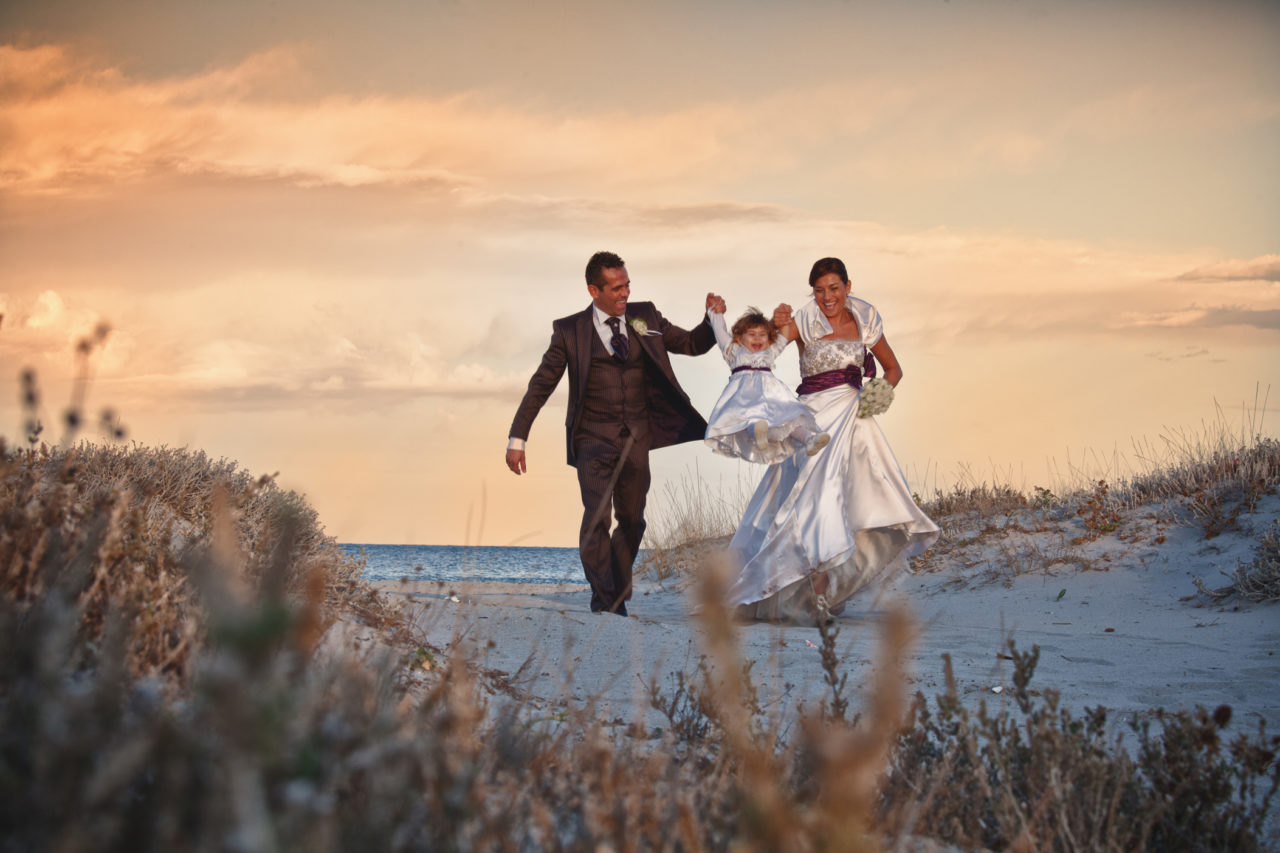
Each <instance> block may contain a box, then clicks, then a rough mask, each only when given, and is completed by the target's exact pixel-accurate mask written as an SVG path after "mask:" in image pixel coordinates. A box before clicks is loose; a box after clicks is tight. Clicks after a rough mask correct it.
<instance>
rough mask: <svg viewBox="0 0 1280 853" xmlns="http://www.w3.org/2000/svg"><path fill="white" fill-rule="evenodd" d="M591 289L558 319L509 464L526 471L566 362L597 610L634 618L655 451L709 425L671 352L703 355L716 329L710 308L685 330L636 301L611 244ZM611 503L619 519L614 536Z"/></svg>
mask: <svg viewBox="0 0 1280 853" xmlns="http://www.w3.org/2000/svg"><path fill="white" fill-rule="evenodd" d="M587 292H588V293H589V294H591V303H592V304H591V305H590V306H588V308H587V309H586V310H585V311H582V312H580V313H578V314H571V315H570V316H568V317H562V318H560V319H559V320H556V321H555V322H553V323H552V324H551V345H550V346H549V347H547V351H546V353H545V354H544V355H543V356H542V364H540V365H538V369H537V370H536V371H534V374H533V378H532V379H530V380H529V390H527V391H526V392H525V395H524V399H523V400H521V401H520V408H519V409H517V410H516V416H515V420H513V421H512V422H511V432H510V440H509V441H508V444H507V467H508V468H510V469H511V470H512V471H514V472H515V473H516V474H522V473H524V471H525V452H524V451H525V441H526V440H527V439H528V438H529V428H530V427H531V426H532V425H533V419H534V418H535V417H537V416H538V411H539V410H540V409H541V408H542V404H543V403H545V402H546V401H547V398H548V397H550V396H551V392H552V391H554V390H555V388H556V385H558V384H559V383H560V377H561V376H562V375H563V374H564V372H565V369H566V368H567V369H568V371H569V414H568V417H567V418H566V419H565V438H566V439H567V445H568V455H569V464H570V465H572V466H574V467H575V468H577V469H578V487H579V488H580V489H581V491H582V510H583V512H582V528H581V531H580V532H579V534H578V553H579V555H580V556H581V558H582V569H583V571H584V572H586V575H587V582H588V583H590V584H591V610H592V611H593V612H595V613H599V612H602V611H603V612H609V613H617V614H619V615H622V616H626V615H627V605H626V601H627V599H628V598H630V597H631V565H632V563H634V562H635V558H636V552H637V551H638V550H639V548H640V539H641V537H643V536H644V528H645V523H644V504H645V496H646V495H647V494H648V492H649V451H650V450H651V449H653V448H658V447H666V446H668V445H671V444H678V443H680V442H684V441H697V440H699V439H701V438H703V436H704V435H705V433H706V429H707V423H706V421H704V420H703V419H702V416H701V415H699V414H698V413H697V412H696V411H695V410H694V408H693V405H692V404H691V403H690V402H689V397H688V395H687V394H685V393H684V391H683V390H682V389H681V388H680V383H679V382H677V381H676V377H675V374H674V373H673V372H672V370H671V362H670V360H669V359H668V357H667V354H668V353H670V352H674V353H679V354H681V355H701V354H702V353H704V352H706V351H707V350H709V349H711V347H712V346H713V345H714V344H715V334H714V332H712V330H711V324H710V322H709V321H708V319H707V317H706V314H705V313H704V314H703V317H702V322H701V323H699V324H698V325H697V326H695V327H694V328H693V330H692V331H685V330H684V329H681V328H679V327H678V326H673V325H672V324H671V323H669V322H667V320H666V319H664V318H663V316H662V315H661V314H659V313H658V309H656V308H654V307H653V303H651V302H631V303H628V301H627V300H628V299H629V298H630V296H631V279H630V278H629V277H628V276H627V267H626V265H625V264H624V263H623V261H622V258H620V257H618V256H617V255H615V254H613V253H612V252H596V253H595V254H594V255H592V256H591V260H589V261H588V262H587ZM713 305H714V306H716V307H717V309H718V310H720V311H723V310H724V300H723V299H721V298H720V297H719V296H716V295H715V294H711V293H708V294H707V301H706V307H708V308H710V307H712V306H713ZM610 504H612V508H613V512H614V514H615V515H616V516H617V520H618V525H617V527H615V528H614V530H613V533H612V535H611V534H610V532H609V527H610V523H611V520H610V518H609V508H610Z"/></svg>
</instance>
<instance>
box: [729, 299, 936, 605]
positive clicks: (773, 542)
mask: <svg viewBox="0 0 1280 853" xmlns="http://www.w3.org/2000/svg"><path fill="white" fill-rule="evenodd" d="M847 307H848V308H849V310H850V311H851V312H852V314H853V316H854V318H855V319H856V320H857V322H858V328H859V330H860V332H861V340H857V341H824V340H820V338H822V337H823V336H825V335H829V334H831V325H830V323H828V322H827V319H826V317H825V316H823V314H822V312H821V311H820V310H819V309H818V306H817V304H816V303H814V302H813V301H812V300H810V301H809V302H808V303H807V304H806V305H804V306H802V307H801V308H800V310H799V311H797V312H796V314H795V315H794V319H795V322H796V327H797V329H798V331H799V332H800V337H801V339H802V340H803V341H804V342H805V348H804V352H803V354H802V356H801V358H800V372H801V374H802V375H803V376H805V377H809V376H814V375H816V374H819V373H824V372H827V371H831V370H841V369H844V368H847V367H850V366H853V365H856V366H858V367H861V366H862V364H863V361H864V359H865V356H866V351H867V349H868V348H869V347H871V346H873V345H874V344H875V343H876V342H878V341H879V340H880V338H881V336H882V334H883V330H882V322H881V319H880V314H879V312H877V311H876V309H875V308H874V307H873V306H872V305H871V304H870V303H868V302H864V301H862V300H861V299H854V298H853V297H849V299H848V302H847ZM860 395H861V392H860V391H859V390H858V389H857V388H854V387H853V386H851V385H838V386H836V387H834V388H827V389H826V390H823V391H818V392H816V393H813V394H805V395H802V396H801V397H800V399H801V400H802V401H803V402H804V404H805V405H806V406H807V407H808V408H809V409H810V410H811V411H812V412H813V415H814V417H815V419H816V420H817V424H818V427H819V429H821V430H823V431H825V432H828V433H830V434H831V443H830V444H828V445H827V447H826V449H825V450H823V451H822V452H821V453H819V454H817V455H816V456H805V455H804V454H803V453H802V454H799V455H794V456H791V457H789V458H787V459H785V460H783V461H780V462H778V463H777V464H775V465H772V466H770V468H769V469H768V470H767V471H766V472H765V474H764V477H763V478H762V479H761V481H760V485H759V486H758V487H757V488H756V491H755V494H754V495H753V496H752V498H751V501H750V503H749V504H748V505H747V509H746V512H745V513H744V514H743V518H742V523H741V524H740V525H739V526H738V530H737V533H735V534H734V537H733V541H732V542H731V543H730V546H729V547H730V549H731V550H732V552H733V553H734V554H735V556H736V558H737V561H738V565H739V566H740V568H739V571H738V573H737V576H736V578H735V580H734V582H733V584H732V586H731V587H730V590H729V600H728V604H729V605H730V606H732V607H736V608H738V612H739V614H740V615H743V616H745V617H747V618H752V619H787V620H793V621H809V620H812V619H813V617H814V614H815V612H817V607H816V605H817V599H816V595H815V593H814V590H813V586H812V580H813V578H814V577H815V576H816V574H817V573H819V572H823V573H825V574H826V575H827V578H828V585H827V590H826V592H825V593H824V597H825V599H826V604H827V606H828V607H829V608H830V609H833V610H836V609H839V607H840V605H841V604H842V603H843V602H844V601H846V600H847V599H848V598H849V597H850V596H852V595H853V594H854V593H856V592H858V591H859V590H861V589H863V588H864V587H866V586H867V585H868V584H870V583H872V582H874V581H876V580H879V579H881V578H885V577H887V576H888V575H889V574H891V573H892V572H893V571H894V570H896V569H899V568H902V567H905V565H906V558H909V557H912V556H915V555H917V554H920V553H922V552H923V551H924V550H925V549H927V548H928V547H929V546H930V545H932V544H933V542H934V541H935V540H936V539H937V538H938V526H937V525H936V524H934V523H933V522H932V521H930V520H929V518H928V516H926V515H925V514H924V513H923V512H922V511H921V510H920V508H919V507H918V506H916V503H915V500H914V499H913V498H912V496H911V490H910V488H908V486H907V481H906V478H905V477H904V476H903V475H902V470H901V469H900V468H899V466H898V461H897V459H895V458H894V455H893V451H892V450H890V449H889V443H888V442H887V441H886V440H885V437H884V433H882V432H881V431H880V427H879V426H878V425H877V424H876V421H875V419H874V418H870V417H868V418H859V417H858V401H859V397H860Z"/></svg>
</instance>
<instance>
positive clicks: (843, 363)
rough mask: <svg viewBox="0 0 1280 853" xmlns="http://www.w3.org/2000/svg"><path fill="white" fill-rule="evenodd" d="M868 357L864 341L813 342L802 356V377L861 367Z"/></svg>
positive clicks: (807, 345) (806, 346)
mask: <svg viewBox="0 0 1280 853" xmlns="http://www.w3.org/2000/svg"><path fill="white" fill-rule="evenodd" d="M866 355H867V348H866V347H865V346H864V345H863V343H862V341H838V340H832V341H824V340H817V341H813V342H811V343H809V344H806V345H805V348H804V352H803V353H801V354H800V375H801V376H802V377H805V378H808V377H810V376H816V375H817V374H819V373H826V372H827V371H828V370H843V369H844V368H846V367H850V366H853V365H856V366H858V367H861V366H862V364H863V362H864V361H865V360H866Z"/></svg>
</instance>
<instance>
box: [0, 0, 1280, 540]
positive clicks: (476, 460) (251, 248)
mask: <svg viewBox="0 0 1280 853" xmlns="http://www.w3.org/2000/svg"><path fill="white" fill-rule="evenodd" d="M1278 154H1280V4H1277V3H1273V2H1257V3H1245V2H1230V0H1226V1H1225V2H1194V3H1192V2H1177V0H1162V2H1088V0H1073V1H1072V2H1065V1H1062V2H1048V1H1047V0H1019V2H1014V1H1013V0H1001V2H978V0H951V2H935V0H919V2H912V3H892V2H836V0H830V1H829V2H827V0H813V1H812V2H790V3H782V2H777V3H771V2H764V0H754V2H743V0H738V2H730V0H690V1H689V2H634V0H633V2H563V3H559V2H548V3H520V2H467V0H456V2H447V0H440V2H431V0H421V2H411V0H374V2H362V3H355V2H332V0H308V2H302V0H277V2H269V3H268V2H261V3H259V2H249V0H228V2H212V0H200V2H195V0H176V2H175V0H164V2H161V0H130V1H129V2H119V3H96V2H88V0H82V1H81V2H63V0H16V1H15V0H9V2H6V3H4V4H3V6H2V7H0V313H2V314H3V319H2V320H0V435H4V436H5V437H6V438H7V439H8V440H9V441H10V442H11V443H12V442H15V441H18V440H20V438H21V423H22V412H21V408H20V406H19V379H18V376H19V372H20V370H21V369H22V368H24V367H31V368H34V369H35V370H36V371H37V374H38V377H39V382H40V386H41V391H42V395H43V406H44V409H45V421H46V423H47V424H48V425H49V426H48V429H47V434H49V435H50V437H52V438H53V439H55V440H56V438H57V437H58V435H59V434H60V430H59V429H58V427H57V426H56V423H57V421H58V418H59V413H60V411H61V410H62V408H64V407H65V405H66V402H67V400H68V399H69V394H70V386H69V379H70V377H71V376H72V375H73V373H74V371H75V357H74V346H75V342H76V341H77V340H78V339H79V338H81V337H83V336H84V335H85V334H87V333H89V332H90V331H91V330H92V329H93V328H94V327H95V326H96V325H97V324H99V323H101V322H106V323H108V324H110V327H111V330H112V331H111V333H110V335H109V336H108V337H107V339H106V342H105V345H104V346H102V347H100V348H98V349H97V350H95V352H94V353H93V355H92V358H91V367H92V371H93V380H92V384H91V385H90V388H89V399H88V407H89V410H90V412H91V413H93V414H95V416H96V412H97V411H99V410H100V409H101V408H102V407H104V406H111V407H113V408H114V409H115V410H116V411H118V412H119V414H120V418H121V420H122V421H123V423H124V424H125V426H126V427H127V429H128V432H129V436H130V438H131V439H133V440H137V441H139V442H143V443H147V444H167V445H190V446H192V447H197V448H201V449H203V450H205V451H206V452H208V453H209V454H210V455H212V456H214V457H223V456H225V457H230V458H233V459H236V460H238V461H239V462H240V463H241V464H242V465H243V466H244V467H246V468H248V469H249V470H250V471H252V472H253V473H255V474H256V473H272V472H277V471H278V472H279V479H280V482H281V483H282V484H283V485H285V486H287V487H291V488H296V489H298V490H300V491H302V492H305V493H306V495H307V496H308V498H309V499H310V500H311V502H312V503H313V504H314V505H315V507H316V508H317V509H318V510H319V512H320V515H321V518H322V520H323V521H324V522H325V524H326V526H327V529H328V531H329V532H330V533H331V534H333V535H334V536H336V537H337V538H338V539H339V540H341V541H348V542H383V543H421V544H477V543H478V544H486V545H503V544H511V543H515V542H519V543H520V544H530V545H570V544H573V543H574V542H575V541H576V536H577V527H578V522H579V513H580V510H579V503H578V501H579V498H578V493H577V484H576V479H575V476H574V472H573V470H572V469H570V468H568V467H567V466H566V465H565V464H564V439H563V430H564V428H563V421H564V402H565V394H564V389H563V387H562V389H561V391H560V392H558V393H557V395H556V396H555V397H553V398H552V401H551V403H550V404H549V405H548V406H547V408H546V409H544V411H543V413H542V415H541V416H540V417H539V419H538V421H537V422H536V423H535V425H534V429H533V432H532V434H531V436H530V443H529V451H528V452H529V463H530V471H529V474H528V475H526V476H524V477H520V478H517V477H515V476H514V475H512V474H511V473H510V472H509V471H507V470H506V468H505V466H504V464H503V450H504V448H505V444H506V438H507V428H508V426H509V425H510V422H511V417H512V415H513V414H514V411H515V407H516V404H517V402H518V401H519V399H520V396H521V394H522V393H523V390H524V387H525V384H526V383H527V381H528V379H529V376H530V374H531V373H532V371H533V369H534V367H535V366H536V365H537V362H538V359H539V357H540V356H541V354H542V351H543V350H544V349H545V347H546V345H547V341H548V340H549V335H550V329H551V321H552V320H553V319H554V318H556V317H559V316H563V315H565V314H568V313H571V312H574V311H577V310H580V309H581V308H583V307H585V306H586V304H587V301H588V296H587V293H586V289H585V285H584V282H583V279H582V268H583V266H584V264H585V262H586V259H587V257H588V256H589V255H590V254H591V253H592V252H594V251H596V250H599V249H609V250H612V251H615V252H618V253H619V254H621V255H622V256H623V257H624V258H625V259H626V260H627V263H628V270H629V272H630V274H631V278H632V282H633V293H632V298H633V299H637V300H639V299H649V300H653V301H654V302H656V303H657V305H658V307H659V308H660V310H662V311H663V313H664V314H665V315H666V316H667V317H668V318H669V319H671V320H672V321H673V322H675V323H677V324H679V325H684V326H689V325H692V324H694V323H696V322H698V320H699V319H700V316H701V305H702V303H703V298H704V295H705V294H706V292H707V291H715V292H717V293H719V294H721V295H722V296H724V297H725V299H726V300H727V302H728V304H729V313H730V315H731V316H736V314H737V313H738V312H739V311H740V310H742V309H743V308H745V307H746V306H747V305H749V304H750V305H758V306H761V307H763V308H766V309H767V308H772V307H773V306H774V305H776V304H777V303H779V302H782V301H786V302H789V303H791V304H793V305H799V304H800V303H801V302H803V301H804V299H806V298H807V291H808V286H807V280H806V276H807V273H808V269H809V266H810V265H811V263H812V262H813V261H814V260H815V259H817V258H819V257H822V256H825V255H837V256H839V257H842V258H844V259H845V261H846V262H847V263H848V265H849V269H850V273H851V275H852V278H853V283H854V292H855V293H856V294H857V295H859V296H861V297H863V298H865V299H867V300H869V301H871V302H873V303H874V304H875V305H876V306H877V307H878V308H879V309H880V311H881V313H882V315H883V317H884V320H885V328H886V333H887V337H888V339H889V340H890V341H891V343H892V345H893V347H894V349H895V350H896V352H897V354H898V356H899V358H900V360H901V362H902V364H903V367H904V370H905V374H906V376H905V379H904V380H903V383H902V385H901V386H900V388H899V391H898V398H897V400H896V402H895V403H894V406H893V408H892V409H891V410H890V411H889V412H888V413H887V414H886V415H884V416H883V417H881V418H880V419H879V420H880V423H881V426H882V428H883V429H884V430H885V432H886V434H887V435H888V438H889V441H890V442H891V444H892V445H893V447H894V449H895V451H896V452H897V454H898V458H899V461H900V462H901V463H902V465H903V468H904V470H905V471H906V473H907V475H908V478H909V479H910V480H911V482H912V485H913V487H914V488H917V489H918V490H920V491H921V492H922V493H927V492H928V491H929V490H931V489H933V488H937V487H947V486H949V485H950V484H952V483H955V482H957V481H960V480H963V479H964V478H966V477H968V478H972V479H974V480H976V481H979V482H980V481H982V480H991V479H998V480H1006V481H1010V482H1011V483H1012V484H1013V485H1015V486H1017V487H1020V488H1024V489H1030V488H1031V487H1032V486H1033V485H1057V484H1058V483H1059V482H1062V478H1064V477H1069V476H1071V475H1073V474H1074V473H1076V472H1078V471H1086V470H1087V471H1088V472H1091V473H1098V472H1101V473H1102V474H1109V475H1115V474H1118V473H1123V470H1124V466H1126V465H1130V464H1137V462H1136V460H1135V453H1134V451H1133V443H1134V442H1135V441H1139V442H1145V441H1149V442H1150V443H1151V446H1153V447H1160V446H1162V443H1163V442H1162V439H1161V436H1162V435H1163V436H1166V437H1172V438H1175V439H1176V440H1182V439H1181V438H1180V437H1181V436H1185V435H1187V434H1193V435H1194V434H1199V433H1200V432H1201V431H1202V429H1203V425H1205V424H1214V423H1217V422H1218V421H1219V418H1220V417H1221V418H1224V419H1225V421H1226V422H1227V423H1228V424H1229V425H1231V426H1232V427H1233V428H1236V429H1239V428H1240V426H1241V423H1242V421H1241V408H1242V406H1248V407H1249V408H1250V409H1253V407H1254V400H1255V391H1256V390H1257V389H1259V388H1260V389H1261V391H1262V393H1264V394H1265V393H1266V391H1267V389H1268V387H1269V388H1270V402H1269V403H1268V405H1267V406H1266V407H1265V411H1264V409H1263V408H1262V407H1260V408H1258V410H1257V411H1256V412H1255V413H1254V416H1253V417H1254V420H1253V428H1255V429H1257V428H1261V431H1263V432H1265V433H1267V434H1271V435H1275V434H1276V433H1277V431H1278V430H1277V427H1280V156H1278ZM675 366H676V370H677V373H678V375H679V376H680V378H681V381H682V382H683V384H684V386H685V389H686V390H687V391H689V393H690V396H691V397H692V398H693V401H694V403H695V405H696V406H697V407H698V408H699V409H700V410H701V411H702V412H703V413H704V414H706V413H707V412H709V411H710V409H711V407H712V405H713V404H714V402H715V400H716V398H717V396H718V395H719V392H720V390H721V388H722V387H723V384H724V382H725V380H726V379H727V376H728V371H727V368H726V366H725V364H724V362H723V360H722V359H720V357H719V356H718V355H717V354H716V353H714V352H713V353H711V354H709V355H707V356H704V357H702V358H697V359H689V358H682V357H677V358H675ZM779 373H780V374H781V375H782V376H783V378H784V379H786V380H787V381H788V382H792V381H793V380H796V379H798V368H797V364H796V359H795V355H794V352H793V351H792V352H788V353H786V354H785V355H784V356H783V359H782V362H781V367H780V370H779ZM1220 413H1221V414H1220ZM1259 422H1260V427H1259ZM88 434H89V435H90V436H93V435H95V432H94V430H93V429H90V430H89V431H88ZM1117 452H1118V453H1120V454H1123V457H1124V458H1123V459H1121V458H1119V457H1118V456H1117V455H1116V454H1117ZM652 462H653V467H654V472H655V482H654V487H653V490H652V492H651V494H650V507H651V517H652V516H654V515H655V514H659V513H661V511H662V507H663V505H664V503H668V504H669V503H670V495H669V492H670V489H671V488H677V487H679V484H680V483H682V482H687V481H688V480H689V479H690V478H691V477H697V478H700V479H702V480H705V481H707V482H708V483H710V484H711V485H712V487H713V488H715V489H719V490H721V491H722V492H723V493H724V494H725V495H726V497H732V494H733V493H735V492H739V491H741V489H742V488H744V485H743V484H744V483H745V484H746V485H745V488H749V487H750V486H751V485H753V484H754V481H755V480H756V479H758V477H759V475H760V473H761V469H759V468H753V467H751V466H748V465H745V464H742V463H737V462H733V461H730V460H724V459H721V458H718V457H715V456H713V455H712V454H711V452H710V451H709V450H707V449H706V448H705V447H702V446H700V445H696V444H695V445H686V446H683V447H680V448H675V449H670V450H662V451H658V452H656V453H655V454H654V456H653V458H652ZM1081 466H1083V468H1082V467H1081ZM1055 477H1056V478H1058V479H1055Z"/></svg>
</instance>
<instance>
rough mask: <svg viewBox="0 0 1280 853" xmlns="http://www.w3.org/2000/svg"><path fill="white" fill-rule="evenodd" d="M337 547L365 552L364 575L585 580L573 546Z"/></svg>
mask: <svg viewBox="0 0 1280 853" xmlns="http://www.w3.org/2000/svg"><path fill="white" fill-rule="evenodd" d="M341 547H342V548H344V549H345V550H346V551H347V552H348V553H350V554H351V555H352V556H354V557H356V558H359V557H360V554H361V552H362V551H363V552H364V557H365V560H366V563H365V570H364V577H365V578H366V579H368V580H379V581H398V580H400V579H401V578H409V579H410V580H424V581H506V582H508V583H582V584H585V583H586V582H587V581H586V578H585V577H584V576H583V574H582V563H581V562H580V561H579V560H578V549H577V548H528V547H519V546H512V547H498V546H488V545H356V544H347V543H343V544H342V546H341Z"/></svg>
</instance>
